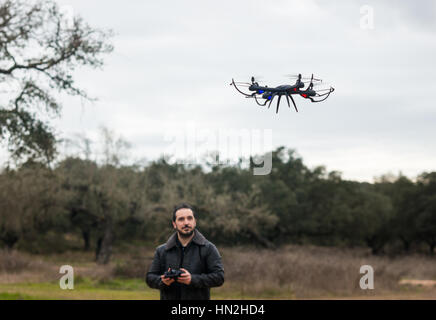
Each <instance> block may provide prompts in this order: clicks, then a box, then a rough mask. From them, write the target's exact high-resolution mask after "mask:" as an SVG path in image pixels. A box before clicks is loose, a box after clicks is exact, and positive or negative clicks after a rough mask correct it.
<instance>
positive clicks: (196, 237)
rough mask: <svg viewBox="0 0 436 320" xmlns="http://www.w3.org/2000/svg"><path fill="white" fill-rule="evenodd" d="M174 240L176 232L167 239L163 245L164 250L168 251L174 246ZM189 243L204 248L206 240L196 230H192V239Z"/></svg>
mask: <svg viewBox="0 0 436 320" xmlns="http://www.w3.org/2000/svg"><path fill="white" fill-rule="evenodd" d="M176 239H177V232H175V233H173V235H172V236H171V237H170V238H169V239H168V241H167V243H166V244H165V250H169V249H171V248H172V247H174V246H176ZM191 241H192V242H195V243H196V244H198V245H200V246H204V245H205V244H206V238H205V237H204V236H203V235H202V234H201V233H200V231H198V230H197V229H195V230H194V237H193V238H192V240H191Z"/></svg>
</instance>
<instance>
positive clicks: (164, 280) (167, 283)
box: [160, 268, 174, 286]
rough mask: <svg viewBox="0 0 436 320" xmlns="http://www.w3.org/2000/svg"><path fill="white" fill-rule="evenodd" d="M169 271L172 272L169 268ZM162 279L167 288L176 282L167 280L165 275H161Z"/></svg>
mask: <svg viewBox="0 0 436 320" xmlns="http://www.w3.org/2000/svg"><path fill="white" fill-rule="evenodd" d="M168 271H170V268H168ZM160 278H161V279H162V282H163V283H165V284H166V285H167V286H170V285H171V283H173V282H174V279H171V278H166V277H165V275H161V276H160Z"/></svg>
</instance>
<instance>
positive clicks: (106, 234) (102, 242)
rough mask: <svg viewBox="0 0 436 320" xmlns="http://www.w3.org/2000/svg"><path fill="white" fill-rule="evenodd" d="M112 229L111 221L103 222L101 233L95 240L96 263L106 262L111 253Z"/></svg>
mask: <svg viewBox="0 0 436 320" xmlns="http://www.w3.org/2000/svg"><path fill="white" fill-rule="evenodd" d="M112 242H113V231H112V221H111V219H108V220H106V221H105V223H104V228H103V235H102V236H101V237H99V238H98V240H97V250H96V259H97V263H98V264H107V263H108V262H109V260H110V257H111V254H112Z"/></svg>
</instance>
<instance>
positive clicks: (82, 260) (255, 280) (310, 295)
mask: <svg viewBox="0 0 436 320" xmlns="http://www.w3.org/2000/svg"><path fill="white" fill-rule="evenodd" d="M221 254H222V256H223V262H224V267H225V275H226V276H225V277H226V281H225V283H224V285H223V286H222V287H219V288H212V291H211V296H212V299H436V281H434V280H436V259H434V258H431V257H428V256H423V255H413V256H399V257H395V258H389V257H381V256H372V255H370V254H368V253H367V252H366V251H365V250H362V249H359V250H357V249H355V250H350V249H338V248H324V247H322V248H321V247H312V246H289V247H285V248H281V249H280V250H275V251H270V250H256V249H250V248H222V249H221ZM152 255H153V249H152V248H148V249H147V248H141V249H140V250H139V249H138V248H130V249H128V250H126V249H125V248H123V249H122V250H119V251H116V252H115V253H114V256H113V259H112V261H111V262H110V263H109V264H108V265H105V266H101V265H97V264H95V262H94V259H93V258H94V256H93V253H92V252H85V253H84V252H79V251H75V252H66V253H63V254H56V255H30V254H26V253H22V252H17V251H12V252H7V251H5V250H0V299H13V300H16V299H25V300H29V299H49V300H50V299H91V300H96V299H97V300H98V299H116V300H122V299H128V300H148V299H159V291H158V290H154V289H150V288H149V287H148V286H147V285H146V284H145V282H144V274H145V272H146V270H147V269H148V265H149V264H150V262H151V258H152ZM364 264H369V265H371V266H373V268H374V284H375V289H374V290H362V289H360V287H359V280H360V277H361V276H362V274H360V273H359V268H360V266H361V265H364ZM62 265H71V266H73V268H74V289H73V290H62V289H61V288H60V286H59V279H60V278H61V276H62V274H60V273H59V268H60V266H62ZM418 280H426V281H418Z"/></svg>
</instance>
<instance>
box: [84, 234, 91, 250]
mask: <svg viewBox="0 0 436 320" xmlns="http://www.w3.org/2000/svg"><path fill="white" fill-rule="evenodd" d="M82 237H83V250H85V251H89V248H90V232H89V230H86V231H82Z"/></svg>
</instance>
